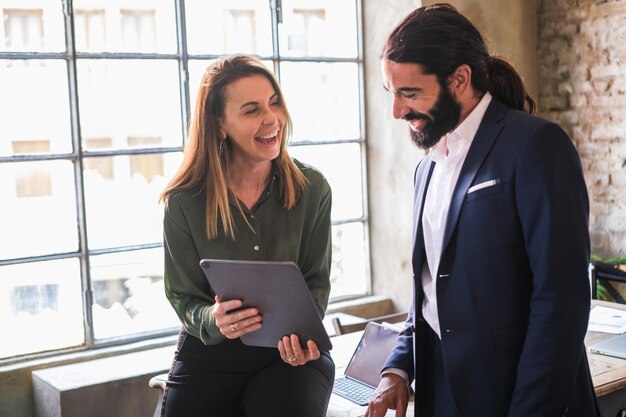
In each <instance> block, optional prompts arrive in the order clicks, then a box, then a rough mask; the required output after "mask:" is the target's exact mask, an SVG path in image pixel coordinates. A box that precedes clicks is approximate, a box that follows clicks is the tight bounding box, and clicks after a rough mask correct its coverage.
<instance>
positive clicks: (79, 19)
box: [74, 10, 106, 51]
mask: <svg viewBox="0 0 626 417" xmlns="http://www.w3.org/2000/svg"><path fill="white" fill-rule="evenodd" d="M74 34H75V35H74V36H75V37H76V49H77V50H79V51H103V50H104V49H105V39H106V26H105V24H104V10H74Z"/></svg>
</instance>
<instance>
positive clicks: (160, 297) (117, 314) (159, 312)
mask: <svg viewBox="0 0 626 417" xmlns="http://www.w3.org/2000/svg"><path fill="white" fill-rule="evenodd" d="M91 279H92V288H93V293H94V305H93V321H94V331H95V336H96V338H97V339H103V338H108V337H115V336H123V335H129V334H133V333H141V332H146V331H151V330H158V329H166V328H171V327H178V326H180V322H179V320H178V317H177V316H176V314H175V313H174V309H172V307H171V305H170V304H169V302H168V301H167V299H166V298H165V293H164V290H163V249H162V248H159V249H150V250H140V251H131V252H121V253H112V254H108V255H98V256H92V257H91Z"/></svg>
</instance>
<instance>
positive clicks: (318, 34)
mask: <svg viewBox="0 0 626 417" xmlns="http://www.w3.org/2000/svg"><path fill="white" fill-rule="evenodd" d="M282 6H283V24H282V25H280V26H279V34H280V54H281V55H283V56H324V57H326V56H329V57H341V58H356V57H357V55H358V47H357V26H356V16H357V13H356V2H355V1H347V0H342V1H319V0H317V1H313V0H283V2H282Z"/></svg>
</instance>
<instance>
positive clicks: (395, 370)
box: [381, 368, 409, 385]
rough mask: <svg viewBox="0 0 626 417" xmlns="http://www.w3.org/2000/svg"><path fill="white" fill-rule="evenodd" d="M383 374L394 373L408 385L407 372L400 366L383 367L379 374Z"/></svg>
mask: <svg viewBox="0 0 626 417" xmlns="http://www.w3.org/2000/svg"><path fill="white" fill-rule="evenodd" d="M385 374H395V375H398V376H401V377H402V378H403V379H404V380H405V381H406V384H407V385H409V374H407V373H406V371H404V370H402V369H400V368H386V369H383V371H382V372H381V376H385Z"/></svg>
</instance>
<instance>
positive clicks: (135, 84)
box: [78, 60, 182, 150]
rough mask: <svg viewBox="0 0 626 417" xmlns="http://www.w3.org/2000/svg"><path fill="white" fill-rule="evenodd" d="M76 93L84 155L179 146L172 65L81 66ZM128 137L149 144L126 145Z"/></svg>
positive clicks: (110, 63)
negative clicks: (95, 152)
mask: <svg viewBox="0 0 626 417" xmlns="http://www.w3.org/2000/svg"><path fill="white" fill-rule="evenodd" d="M78 93H79V97H80V120H81V133H82V137H83V149H85V150H103V148H105V146H104V143H105V142H97V141H93V139H102V138H105V139H108V140H110V142H109V143H110V145H109V146H106V147H109V148H112V149H127V148H133V147H152V146H180V145H181V144H182V133H181V132H182V130H181V125H182V124H181V117H180V93H179V82H178V68H177V64H176V62H175V61H162V60H150V61H140V60H124V61H108V60H97V61H96V60H82V61H79V63H78ZM130 137H138V138H153V140H148V141H144V142H142V143H139V142H135V144H134V145H133V144H131V141H129V138H130Z"/></svg>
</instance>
